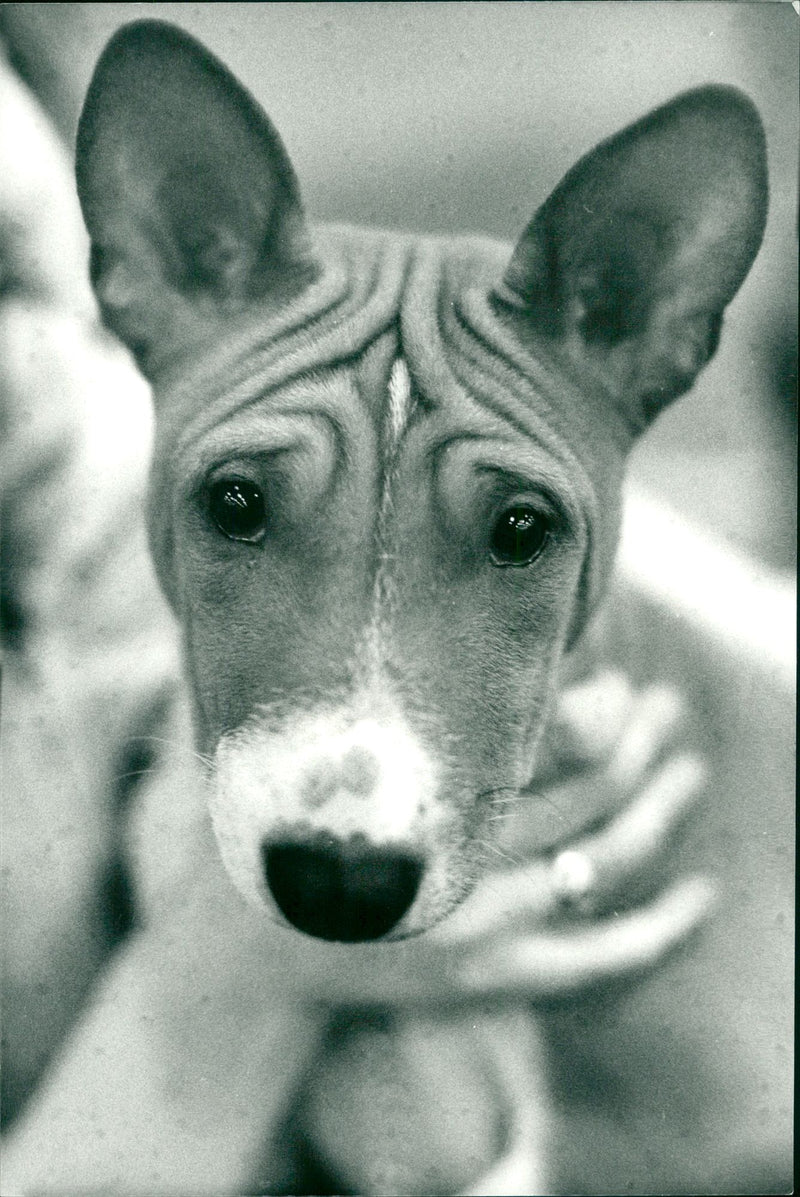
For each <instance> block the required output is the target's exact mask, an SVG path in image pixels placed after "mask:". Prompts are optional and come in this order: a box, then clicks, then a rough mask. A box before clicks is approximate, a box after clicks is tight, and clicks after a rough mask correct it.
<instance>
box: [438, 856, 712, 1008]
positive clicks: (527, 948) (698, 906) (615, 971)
mask: <svg viewBox="0 0 800 1197" xmlns="http://www.w3.org/2000/svg"><path fill="white" fill-rule="evenodd" d="M714 898H715V894H714V890H713V887H712V886H711V885H710V883H709V882H708V881H707V880H705V879H704V878H691V879H689V880H683V881H680V882H678V883H677V884H676V885H674V886H672V887H671V888H670V889H669V890H668V891H667V892H666V893H664V894H663V895H661V896H660V897H659V898H658V899H657V900H656V901H655V902H653V903H652V904H650V905H649V906H647V907H644V908H643V909H641V910H637V911H635V912H634V913H632V914H627V915H622V916H620V917H618V918H614V919H611V920H608V921H606V922H604V923H601V924H595V925H594V926H593V927H591V928H587V929H585V930H580V931H572V932H570V933H569V934H566V935H565V934H560V935H556V934H553V935H530V936H524V937H519V938H517V939H513V940H510V941H506V942H505V943H504V944H502V945H497V946H496V947H493V948H492V949H491V950H488V951H485V952H482V953H480V954H479V955H476V956H474V957H473V958H472V959H470V960H468V961H467V962H466V963H465V964H464V965H463V966H462V968H461V969H460V970H459V975H458V984H459V988H460V990H461V991H462V992H463V993H465V994H472V995H477V994H479V993H480V994H483V995H486V996H488V995H490V994H493V993H504V994H509V993H515V994H519V995H520V996H522V995H525V996H527V997H529V998H536V997H540V998H541V997H551V996H555V995H556V994H564V993H569V992H571V991H573V990H576V989H582V988H585V987H587V986H591V985H594V984H597V983H599V982H601V981H609V980H613V979H615V978H619V977H621V976H625V975H626V974H628V973H635V972H639V971H642V970H644V969H648V968H652V967H653V966H654V965H655V964H657V963H658V961H659V960H661V959H662V958H663V957H664V956H665V955H666V954H667V953H668V952H669V951H670V950H672V949H673V948H674V947H676V946H677V945H678V944H679V943H681V942H682V941H683V940H685V939H686V937H687V936H688V935H689V934H691V932H692V931H694V930H695V928H696V927H697V926H698V925H699V924H700V922H701V921H702V920H703V919H704V918H706V917H707V916H708V914H709V913H710V911H711V908H712V905H713V902H714Z"/></svg>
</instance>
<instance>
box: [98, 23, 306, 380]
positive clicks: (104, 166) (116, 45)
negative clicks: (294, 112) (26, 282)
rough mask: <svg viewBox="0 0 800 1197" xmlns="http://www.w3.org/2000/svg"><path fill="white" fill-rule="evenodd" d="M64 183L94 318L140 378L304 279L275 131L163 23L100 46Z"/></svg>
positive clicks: (218, 70)
mask: <svg viewBox="0 0 800 1197" xmlns="http://www.w3.org/2000/svg"><path fill="white" fill-rule="evenodd" d="M77 180H78V194H79V196H80V201H81V207H82V209H83V214H84V219H85V221H86V226H87V228H88V230H89V235H90V237H91V240H92V262H91V271H92V282H93V284H94V287H95V291H96V293H97V296H98V299H99V301H100V306H101V309H102V312H103V317H104V319H105V321H106V323H107V324H108V325H109V326H110V327H111V328H112V329H113V330H114V331H115V332H116V333H118V335H119V336H120V337H121V338H122V339H123V340H124V341H125V342H126V343H127V344H128V346H129V347H130V348H131V349H132V350H133V351H134V353H135V354H136V356H137V358H138V359H139V362H140V364H141V365H142V366H143V368H144V370H145V373H150V374H152V373H153V372H154V371H155V370H156V369H157V367H158V366H159V364H160V363H161V361H162V360H164V359H165V358H167V357H169V356H171V355H172V354H173V353H175V352H176V351H180V350H181V349H184V348H186V347H188V346H189V345H191V344H193V343H195V342H197V341H198V340H201V339H202V338H204V337H205V336H207V335H208V334H209V332H210V331H212V329H213V327H215V326H218V325H219V324H220V323H221V322H224V321H225V320H226V319H228V318H230V317H231V316H235V315H236V313H237V312H238V311H240V310H241V309H242V308H243V307H245V306H247V305H248V304H249V303H251V302H253V301H254V300H255V299H258V298H263V297H264V296H266V295H268V294H269V295H271V294H273V293H274V294H275V296H276V299H279V298H281V297H283V296H285V295H287V294H290V293H292V292H293V291H294V290H298V289H299V288H300V287H301V286H303V285H305V284H306V283H307V282H308V280H309V278H310V277H311V276H312V275H313V273H314V267H313V263H312V260H311V256H310V251H309V247H308V243H307V239H306V233H305V226H304V222H303V218H302V211H301V205H300V198H299V193H298V188H297V183H296V181H295V177H294V173H293V171H292V167H291V164H290V162H289V159H288V157H287V155H286V151H285V150H284V148H283V146H282V145H281V142H280V138H279V137H278V135H277V133H276V132H275V130H274V129H273V127H272V125H271V124H270V122H269V121H268V119H267V117H266V116H265V115H264V113H263V112H262V110H261V109H260V108H259V106H258V105H257V104H256V102H255V101H254V100H253V99H252V97H251V96H250V95H249V94H248V93H247V92H246V91H245V90H244V89H243V88H242V87H241V86H240V85H239V84H238V83H237V82H236V80H235V79H234V78H233V77H232V76H231V75H230V74H229V72H228V71H227V70H226V69H225V67H224V66H222V64H221V63H219V62H218V61H217V60H216V59H215V58H214V57H213V56H212V55H211V54H209V53H208V51H206V50H205V49H204V48H203V47H202V46H200V45H199V44H198V43H197V42H195V41H194V39H193V38H191V37H189V36H188V35H187V34H185V33H183V32H182V31H181V30H179V29H176V28H174V27H173V26H170V25H166V24H163V23H161V22H158V21H141V22H137V23H135V24H133V25H129V26H127V27H125V28H123V29H121V30H120V31H119V32H118V33H117V34H116V36H115V37H114V38H113V39H112V40H111V42H110V43H109V44H108V46H107V47H106V49H105V51H104V53H103V55H102V57H101V58H100V61H99V63H98V65H97V68H96V70H95V73H94V77H93V79H92V83H91V86H90V88H89V93H88V96H87V98H86V103H85V105H84V109H83V113H82V115H81V119H80V125H79V128H78V143H77Z"/></svg>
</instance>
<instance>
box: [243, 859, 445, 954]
mask: <svg viewBox="0 0 800 1197" xmlns="http://www.w3.org/2000/svg"><path fill="white" fill-rule="evenodd" d="M261 856H262V861H263V866H264V876H265V880H266V883H267V886H268V888H269V890H270V892H271V894H272V896H273V898H274V899H275V902H276V904H277V905H278V907H279V909H280V910H281V912H282V914H283V915H284V916H285V917H286V919H288V921H289V922H290V923H291V924H292V925H293V926H294V927H297V929H298V930H299V931H304V932H305V933H306V934H307V935H314V936H316V937H317V938H318V939H333V940H339V941H341V942H345V943H356V942H359V941H364V940H370V939H379V938H380V937H381V936H383V935H386V934H388V932H389V931H391V930H392V928H393V927H395V926H396V925H397V924H398V923H399V922H400V920H401V919H402V918H403V916H404V915H405V914H406V912H407V911H408V910H409V909H410V907H411V905H412V903H413V901H414V898H415V897H416V895H417V890H418V888H419V883H420V879H421V877H422V863H421V861H420V860H419V859H418V858H416V857H414V856H411V855H410V854H408V853H405V852H398V851H395V850H387V849H379V848H374V847H372V846H371V845H369V844H368V843H367V842H366V840H365V839H364V837H362V836H352V837H351V838H350V839H347V840H341V839H334V838H333V837H325V838H324V839H323V838H321V839H320V841H319V842H310V843H308V842H292V841H283V842H278V843H264V844H263V845H262V849H261Z"/></svg>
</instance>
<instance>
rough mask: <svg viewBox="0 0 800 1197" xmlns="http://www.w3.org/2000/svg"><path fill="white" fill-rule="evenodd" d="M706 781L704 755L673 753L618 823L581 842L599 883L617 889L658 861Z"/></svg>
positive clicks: (580, 845) (617, 818)
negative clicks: (701, 756) (618, 885)
mask: <svg viewBox="0 0 800 1197" xmlns="http://www.w3.org/2000/svg"><path fill="white" fill-rule="evenodd" d="M705 781H706V769H705V767H704V765H703V763H702V761H701V760H700V759H699V757H697V756H695V755H693V754H691V753H681V754H679V755H678V756H675V757H672V759H670V760H668V761H667V762H666V764H665V765H663V766H662V767H661V769H660V770H659V771H658V772H657V773H656V775H655V776H654V777H653V779H652V781H650V782H649V783H648V785H647V786H646V787H645V788H644V790H643V791H642V793H641V794H640V795H639V796H638V797H637V798H636V799H634V801H633V802H632V803H631V805H630V806H629V807H627V809H625V810H624V811H622V812H621V813H620V814H619V815H618V816H617V817H616V818H615V819H614V821H613V822H612V823H610V824H609V825H608V826H607V827H606V828H604V829H603V831H601V832H599V833H598V834H597V835H595V836H593V837H591V838H590V839H588V840H586V841H585V842H584V843H581V844H579V845H577V848H578V850H579V851H580V852H581V853H582V854H584V855H586V856H587V857H588V859H589V860H590V861H591V864H592V867H593V869H594V872H595V877H596V885H597V886H598V888H600V889H609V888H612V887H613V886H614V885H615V884H619V882H620V881H621V880H624V879H625V878H626V877H628V876H630V874H631V873H633V872H636V871H637V870H640V869H642V868H643V867H644V866H646V865H648V864H650V863H651V862H652V861H654V860H655V858H656V857H657V856H658V855H659V854H660V853H661V852H663V850H664V848H665V847H666V844H667V841H668V839H669V837H670V835H671V834H672V833H673V832H674V830H675V828H676V826H677V824H678V823H679V822H680V820H681V819H682V818H683V817H684V816H685V815H686V813H687V812H688V810H689V808H690V807H691V806H692V804H693V803H694V802H695V800H696V799H697V797H698V795H699V794H700V793H701V792H702V789H703V786H704V784H705Z"/></svg>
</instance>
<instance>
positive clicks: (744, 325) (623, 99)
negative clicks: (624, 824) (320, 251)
mask: <svg viewBox="0 0 800 1197" xmlns="http://www.w3.org/2000/svg"><path fill="white" fill-rule="evenodd" d="M142 16H148V17H161V18H163V19H166V20H171V21H175V22H177V23H178V24H180V25H182V26H183V27H184V28H186V29H188V30H189V31H190V32H192V33H194V34H195V35H197V36H198V37H199V38H201V40H203V41H204V42H205V43H206V44H207V45H208V46H209V47H210V48H211V49H212V50H214V51H215V52H216V53H217V54H218V55H219V56H220V57H221V58H222V59H223V61H225V62H226V63H227V64H228V65H229V66H230V68H231V69H232V71H233V72H234V74H236V75H237V76H238V77H239V78H241V79H242V80H243V82H244V83H245V84H246V85H247V86H248V87H249V88H250V90H251V91H252V92H253V93H254V95H255V96H256V97H257V99H258V100H259V101H260V102H261V103H262V104H263V105H264V107H265V108H266V109H267V111H268V112H269V114H270V116H271V117H272V118H273V120H274V121H275V123H276V125H277V127H278V129H279V130H280V132H281V134H282V136H283V139H284V141H285V143H286V145H287V148H288V150H289V153H290V155H291V157H292V159H293V161H294V163H295V166H296V169H297V172H298V175H299V178H300V181H301V185H302V187H303V191H304V196H305V201H306V205H307V208H308V209H309V212H310V213H311V215H312V216H313V217H314V218H316V219H319V220H337V221H341V220H344V221H355V222H369V223H372V224H377V225H383V226H399V227H404V228H409V229H420V230H429V231H453V230H469V231H477V232H484V233H488V234H492V235H496V236H499V237H503V238H508V239H513V238H515V237H516V236H517V235H518V234H519V232H520V230H521V228H522V227H523V226H524V224H525V223H526V222H527V220H528V218H529V217H530V215H531V214H532V212H533V211H534V209H535V207H536V206H538V204H539V203H540V202H541V201H542V200H543V199H545V198H546V196H547V195H548V193H549V192H550V190H551V189H552V187H553V186H554V185H555V184H556V183H557V182H558V180H559V179H560V177H561V176H562V175H563V174H564V172H565V171H566V170H567V169H569V167H570V166H571V165H572V164H573V162H574V161H575V160H576V159H577V158H578V157H579V156H580V155H581V154H582V153H584V152H585V151H586V150H588V149H590V148H591V147H592V146H593V145H594V144H595V143H596V142H597V141H599V140H600V139H601V138H603V137H605V136H608V135H609V134H611V133H613V132H615V131H616V130H617V129H618V128H620V127H621V126H623V125H624V124H626V123H628V122H629V121H631V120H633V119H635V118H636V117H638V116H639V115H641V114H642V113H644V112H645V111H646V110H647V109H649V108H651V107H652V106H654V105H657V104H659V103H661V102H663V101H664V100H666V99H667V98H669V97H670V96H672V95H673V94H674V93H676V92H678V91H681V90H684V89H686V88H689V87H693V86H696V85H698V84H701V83H705V82H710V81H716V82H725V83H733V84H735V85H737V86H739V87H741V88H742V89H743V90H744V91H746V92H747V93H748V94H749V95H750V96H751V97H752V98H753V100H754V101H755V103H756V104H757V106H758V108H759V110H760V112H761V114H762V117H763V119H764V123H765V126H766V131H767V138H768V143H769V158H770V176H771V203H770V215H769V224H768V227H767V234H766V238H765V242H764V246H763V248H762V250H761V253H760V255H759V257H758V259H757V261H756V264H755V266H754V268H753V270H752V272H751V274H750V276H749V279H748V281H747V283H746V285H745V286H744V288H743V290H742V292H741V293H740V295H739V296H738V297H737V299H736V300H735V302H734V304H733V305H732V307H731V309H730V310H729V314H728V317H727V321H726V331H725V332H724V334H723V338H722V345H721V349H720V351H719V353H718V355H717V358H716V359H715V361H714V362H713V363H712V365H711V366H710V367H709V369H708V370H707V371H706V372H705V374H704V375H703V376H702V377H701V379H700V382H699V384H698V385H697V386H696V388H695V390H694V392H693V394H692V397H691V399H690V400H688V401H686V402H684V403H681V404H678V405H677V406H676V407H675V408H674V409H672V410H670V411H669V412H668V413H667V415H666V416H665V417H664V418H662V420H661V421H660V422H659V424H658V425H657V427H656V429H655V430H654V432H653V433H652V434H651V435H650V436H649V437H647V438H646V439H645V441H644V442H643V444H642V445H641V446H640V447H639V448H638V450H637V453H636V456H635V459H634V461H633V464H632V477H633V479H634V481H637V482H641V483H642V484H643V485H644V486H645V487H646V488H647V489H649V490H651V491H653V492H655V494H656V495H657V496H658V497H661V498H664V499H666V500H667V501H668V502H669V503H671V504H672V505H673V506H675V507H677V508H678V509H679V510H680V511H681V512H682V513H683V514H685V515H687V516H689V517H690V518H691V519H692V520H693V521H694V522H696V523H699V524H701V525H704V526H705V527H707V528H709V529H710V530H712V531H713V532H715V533H716V534H718V535H719V536H720V537H722V538H724V539H725V540H727V541H728V542H729V543H731V544H732V545H735V546H737V547H739V548H742V549H745V550H746V551H748V552H749V553H751V554H753V555H754V556H756V557H757V558H758V559H760V560H761V561H763V563H764V564H765V565H768V566H771V567H773V568H777V569H778V570H788V569H791V568H792V567H793V564H794V559H795V552H794V545H795V531H796V524H795V515H794V511H795V502H794V495H795V477H796V475H795V454H796V412H797V406H796V396H797V367H796V360H797V323H796V294H797V277H796V262H797V258H796V231H797V223H796V206H795V205H796V171H797V162H796V155H797V138H798V103H797V66H798V61H797V30H798V24H800V22H798V16H797V13H796V12H795V11H794V9H793V7H792V5H791V4H788V3H786V4H783V3H717V2H713V3H680V2H676V3H650V2H648V3H613V2H610V3H581V2H576V3H569V4H567V3H536V4H534V3H468V4H467V3H438V2H437V3H420V2H416V3H280V4H272V3H258V4H253V3H244V4H236V3H233V4H230V3H229V4H214V3H211V4H208V3H206V4H186V3H181V4H159V3H154V4H153V3H151V4H53V3H43V4H42V3H29V4H13V3H12V4H4V5H3V6H2V9H0V36H1V37H3V38H4V39H5V42H6V46H7V52H8V54H9V57H10V59H11V61H12V64H13V65H14V66H15V67H16V69H17V71H18V72H19V73H20V74H21V76H22V77H23V78H24V79H25V81H26V82H27V83H28V84H29V85H30V86H31V88H32V89H33V90H34V92H35V93H36V94H37V95H38V97H39V99H40V101H41V102H42V103H43V104H44V106H45V107H46V109H47V110H48V112H49V113H50V115H51V117H52V118H53V120H54V121H55V123H56V125H57V127H58V128H59V130H60V131H61V133H62V134H63V136H64V138H65V140H66V142H67V143H68V144H69V145H70V146H71V144H72V141H73V138H74V132H75V127H76V124H77V118H78V112H79V109H80V105H81V102H82V98H83V95H84V93H85V90H86V86H87V84H88V81H89V77H90V74H91V71H92V67H93V64H94V62H95V60H96V58H97V56H98V54H99V53H100V50H101V49H102V47H103V45H104V43H105V42H106V40H107V39H108V37H109V36H110V35H111V34H112V33H113V31H114V30H115V29H116V28H117V27H118V26H119V25H121V24H123V23H124V22H127V21H130V20H133V19H136V18H138V17H142Z"/></svg>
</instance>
